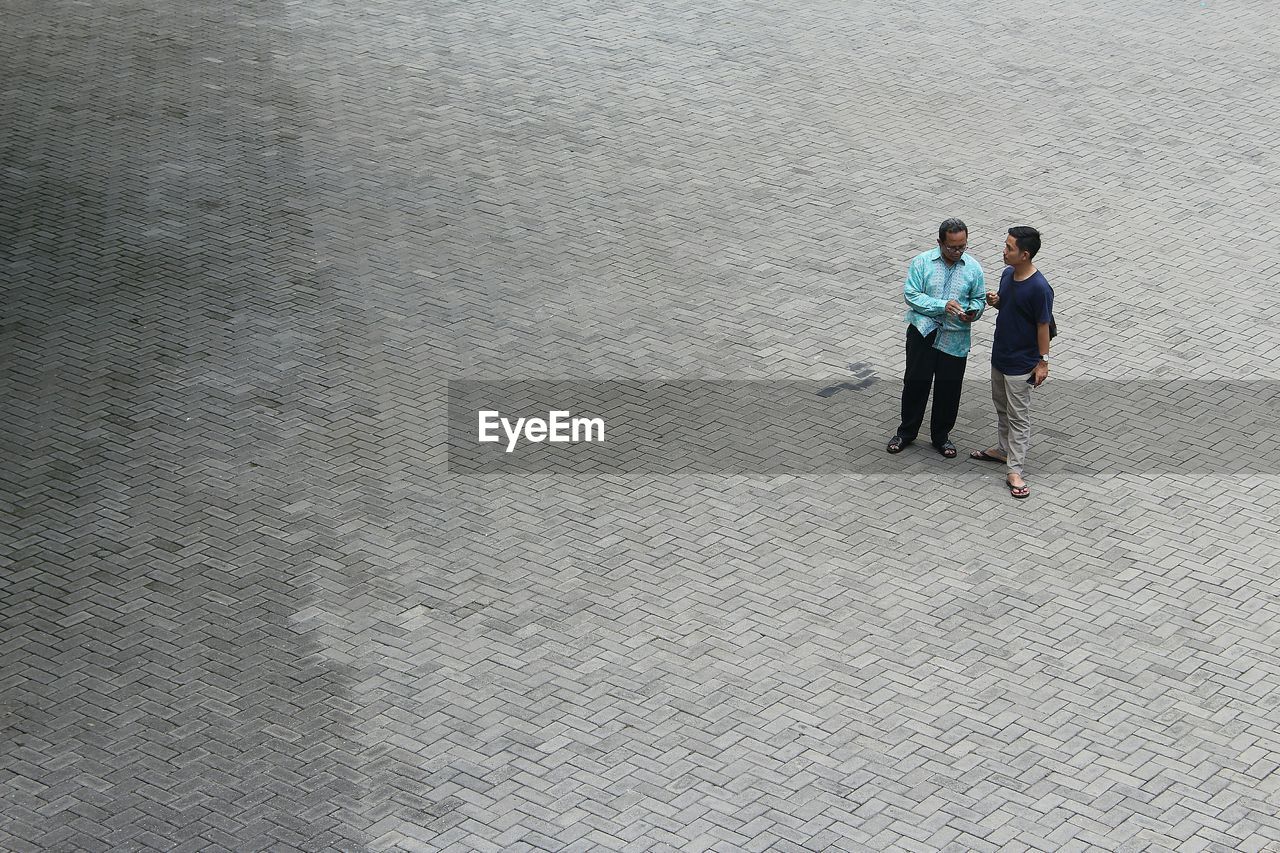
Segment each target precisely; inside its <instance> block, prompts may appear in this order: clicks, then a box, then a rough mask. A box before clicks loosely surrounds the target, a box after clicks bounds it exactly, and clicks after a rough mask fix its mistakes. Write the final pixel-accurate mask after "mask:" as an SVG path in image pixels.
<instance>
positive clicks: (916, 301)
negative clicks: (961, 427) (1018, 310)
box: [886, 219, 986, 459]
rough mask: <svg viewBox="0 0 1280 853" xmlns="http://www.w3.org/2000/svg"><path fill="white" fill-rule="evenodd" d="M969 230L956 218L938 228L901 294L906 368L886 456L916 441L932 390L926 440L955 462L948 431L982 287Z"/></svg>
mask: <svg viewBox="0 0 1280 853" xmlns="http://www.w3.org/2000/svg"><path fill="white" fill-rule="evenodd" d="M968 245H969V228H968V227H967V226H966V225H965V224H964V223H963V222H961V221H960V220H959V219H948V220H946V221H945V222H943V223H942V224H941V225H940V226H938V247H937V248H936V249H930V250H928V251H927V252H922V253H920V254H919V255H916V256H915V258H914V259H912V261H911V266H910V267H909V268H908V269H907V281H906V284H905V285H904V286H903V289H902V295H903V299H905V300H906V303H907V317H906V319H907V366H906V370H905V372H904V374H903V377H902V421H901V423H900V424H899V425H898V431H897V432H896V433H895V434H894V436H893V438H891V439H889V445H888V447H887V448H886V449H887V450H888V451H889V452H890V453H901V452H902V450H903V448H905V447H906V446H907V445H908V444H910V443H911V442H913V441H915V439H916V434H917V433H919V432H920V425H921V424H922V423H923V422H924V408H925V405H927V404H928V402H929V391H930V387H931V386H932V389H933V413H932V414H931V415H930V417H929V440H930V442H931V443H932V444H933V446H934V448H936V449H937V451H938V452H939V453H941V454H942V455H943V456H945V457H947V458H948V459H954V458H955V455H956V446H955V445H954V444H952V443H951V428H952V427H954V426H955V425H956V414H957V413H958V412H959V410H960V388H961V383H962V382H963V381H964V369H965V365H966V364H967V363H968V359H969V327H970V324H972V323H973V321H974V320H976V319H978V317H980V316H982V309H983V306H984V305H985V303H986V285H985V281H984V279H983V276H982V266H981V265H980V264H979V263H978V262H977V261H976V260H974V259H973V257H971V256H970V255H967V254H965V249H966V248H968Z"/></svg>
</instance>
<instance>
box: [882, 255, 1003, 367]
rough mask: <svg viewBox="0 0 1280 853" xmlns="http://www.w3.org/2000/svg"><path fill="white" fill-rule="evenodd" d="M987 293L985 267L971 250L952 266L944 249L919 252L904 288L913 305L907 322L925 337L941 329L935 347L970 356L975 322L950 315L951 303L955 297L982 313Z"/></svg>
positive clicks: (947, 352) (968, 309)
mask: <svg viewBox="0 0 1280 853" xmlns="http://www.w3.org/2000/svg"><path fill="white" fill-rule="evenodd" d="M986 296H987V291H986V281H985V279H983V277H982V266H981V265H979V263H978V262H977V261H975V260H974V259H973V258H972V257H970V256H969V255H968V254H967V253H966V254H964V255H961V256H960V260H959V262H957V263H956V264H954V265H948V264H947V262H946V261H944V260H943V259H942V250H941V249H930V250H929V251H927V252H921V253H920V254H918V255H916V256H915V258H913V259H912V261H911V266H910V267H909V268H908V269H907V283H906V284H905V285H904V286H903V288H902V297H903V299H905V300H906V302H907V305H908V306H909V307H908V309H907V322H908V323H910V324H911V325H913V326H915V327H916V331H918V332H919V333H920V334H921V335H924V336H925V337H928V336H929V333H930V332H933V331H935V330H938V337H937V338H935V339H934V342H933V346H934V349H938V350H941V351H942V352H945V353H946V354H947V355H954V356H959V357H960V358H964V357H966V356H967V355H969V327H970V326H971V325H973V324H972V323H966V322H964V321H963V320H959V319H957V318H955V317H948V316H947V309H946V305H947V302H948V301H949V300H951V299H954V300H956V301H957V302H959V303H960V306H961V307H962V308H964V310H966V311H977V312H978V315H979V316H981V315H982V309H983V308H984V307H985V306H986V304H987V301H986Z"/></svg>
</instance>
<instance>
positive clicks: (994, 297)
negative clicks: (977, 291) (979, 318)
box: [987, 290, 1000, 308]
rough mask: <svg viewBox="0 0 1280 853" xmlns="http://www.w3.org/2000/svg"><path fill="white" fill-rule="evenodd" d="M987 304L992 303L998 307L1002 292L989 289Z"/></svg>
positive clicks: (993, 306) (992, 305) (991, 304)
mask: <svg viewBox="0 0 1280 853" xmlns="http://www.w3.org/2000/svg"><path fill="white" fill-rule="evenodd" d="M987 304H988V305H990V306H991V307H992V308H997V307H999V305H1000V294H998V293H996V292H995V291H994V290H988V291H987Z"/></svg>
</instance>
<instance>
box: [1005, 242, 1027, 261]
mask: <svg viewBox="0 0 1280 853" xmlns="http://www.w3.org/2000/svg"><path fill="white" fill-rule="evenodd" d="M1024 254H1026V253H1025V252H1023V251H1022V250H1020V249H1019V248H1018V241H1017V240H1015V239H1013V235H1012V234H1010V235H1009V236H1008V237H1005V238H1004V262H1005V264H1006V265H1008V266H1013V265H1014V264H1017V263H1020V262H1021V261H1022V259H1023V258H1022V256H1023V255H1024Z"/></svg>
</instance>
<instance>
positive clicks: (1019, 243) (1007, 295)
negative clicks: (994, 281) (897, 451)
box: [969, 225, 1053, 499]
mask: <svg viewBox="0 0 1280 853" xmlns="http://www.w3.org/2000/svg"><path fill="white" fill-rule="evenodd" d="M1039 251H1040V232H1039V231H1037V230H1036V229H1034V228H1031V227H1030V226H1027V225H1017V226H1014V227H1013V228H1010V229H1009V236H1008V237H1007V238H1005V241H1004V262H1005V264H1006V267H1005V270H1004V273H1003V274H1002V275H1001V276H1000V289H999V291H998V292H996V293H992V292H990V291H988V292H987V304H988V305H990V306H992V307H993V308H996V309H998V310H999V312H1000V313H999V315H998V316H997V317H996V332H995V339H994V340H993V341H992V344H991V400H992V402H994V403H995V407H996V422H997V426H998V428H999V435H1000V444H999V446H998V447H990V448H987V449H986V450H974V451H971V452H970V453H969V456H970V457H971V458H973V459H984V460H987V461H991V462H1002V463H1004V465H1005V467H1006V468H1007V471H1008V473H1007V474H1006V475H1005V485H1007V486H1008V487H1009V494H1011V495H1013V497H1015V498H1019V499H1021V498H1026V497H1028V496H1030V494H1031V489H1030V487H1028V486H1027V482H1026V480H1024V479H1023V478H1022V464H1023V462H1024V461H1025V460H1026V457H1027V447H1028V446H1029V445H1030V444H1031V391H1032V389H1033V388H1039V387H1040V386H1041V385H1042V384H1043V383H1044V381H1045V380H1046V379H1048V378H1049V321H1050V320H1051V319H1052V317H1053V288H1051V287H1049V282H1048V281H1046V280H1045V277H1044V276H1043V275H1041V273H1040V271H1039V270H1038V269H1036V267H1035V264H1033V263H1032V262H1031V261H1032V259H1033V258H1035V256H1036V253H1037V252H1039Z"/></svg>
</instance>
